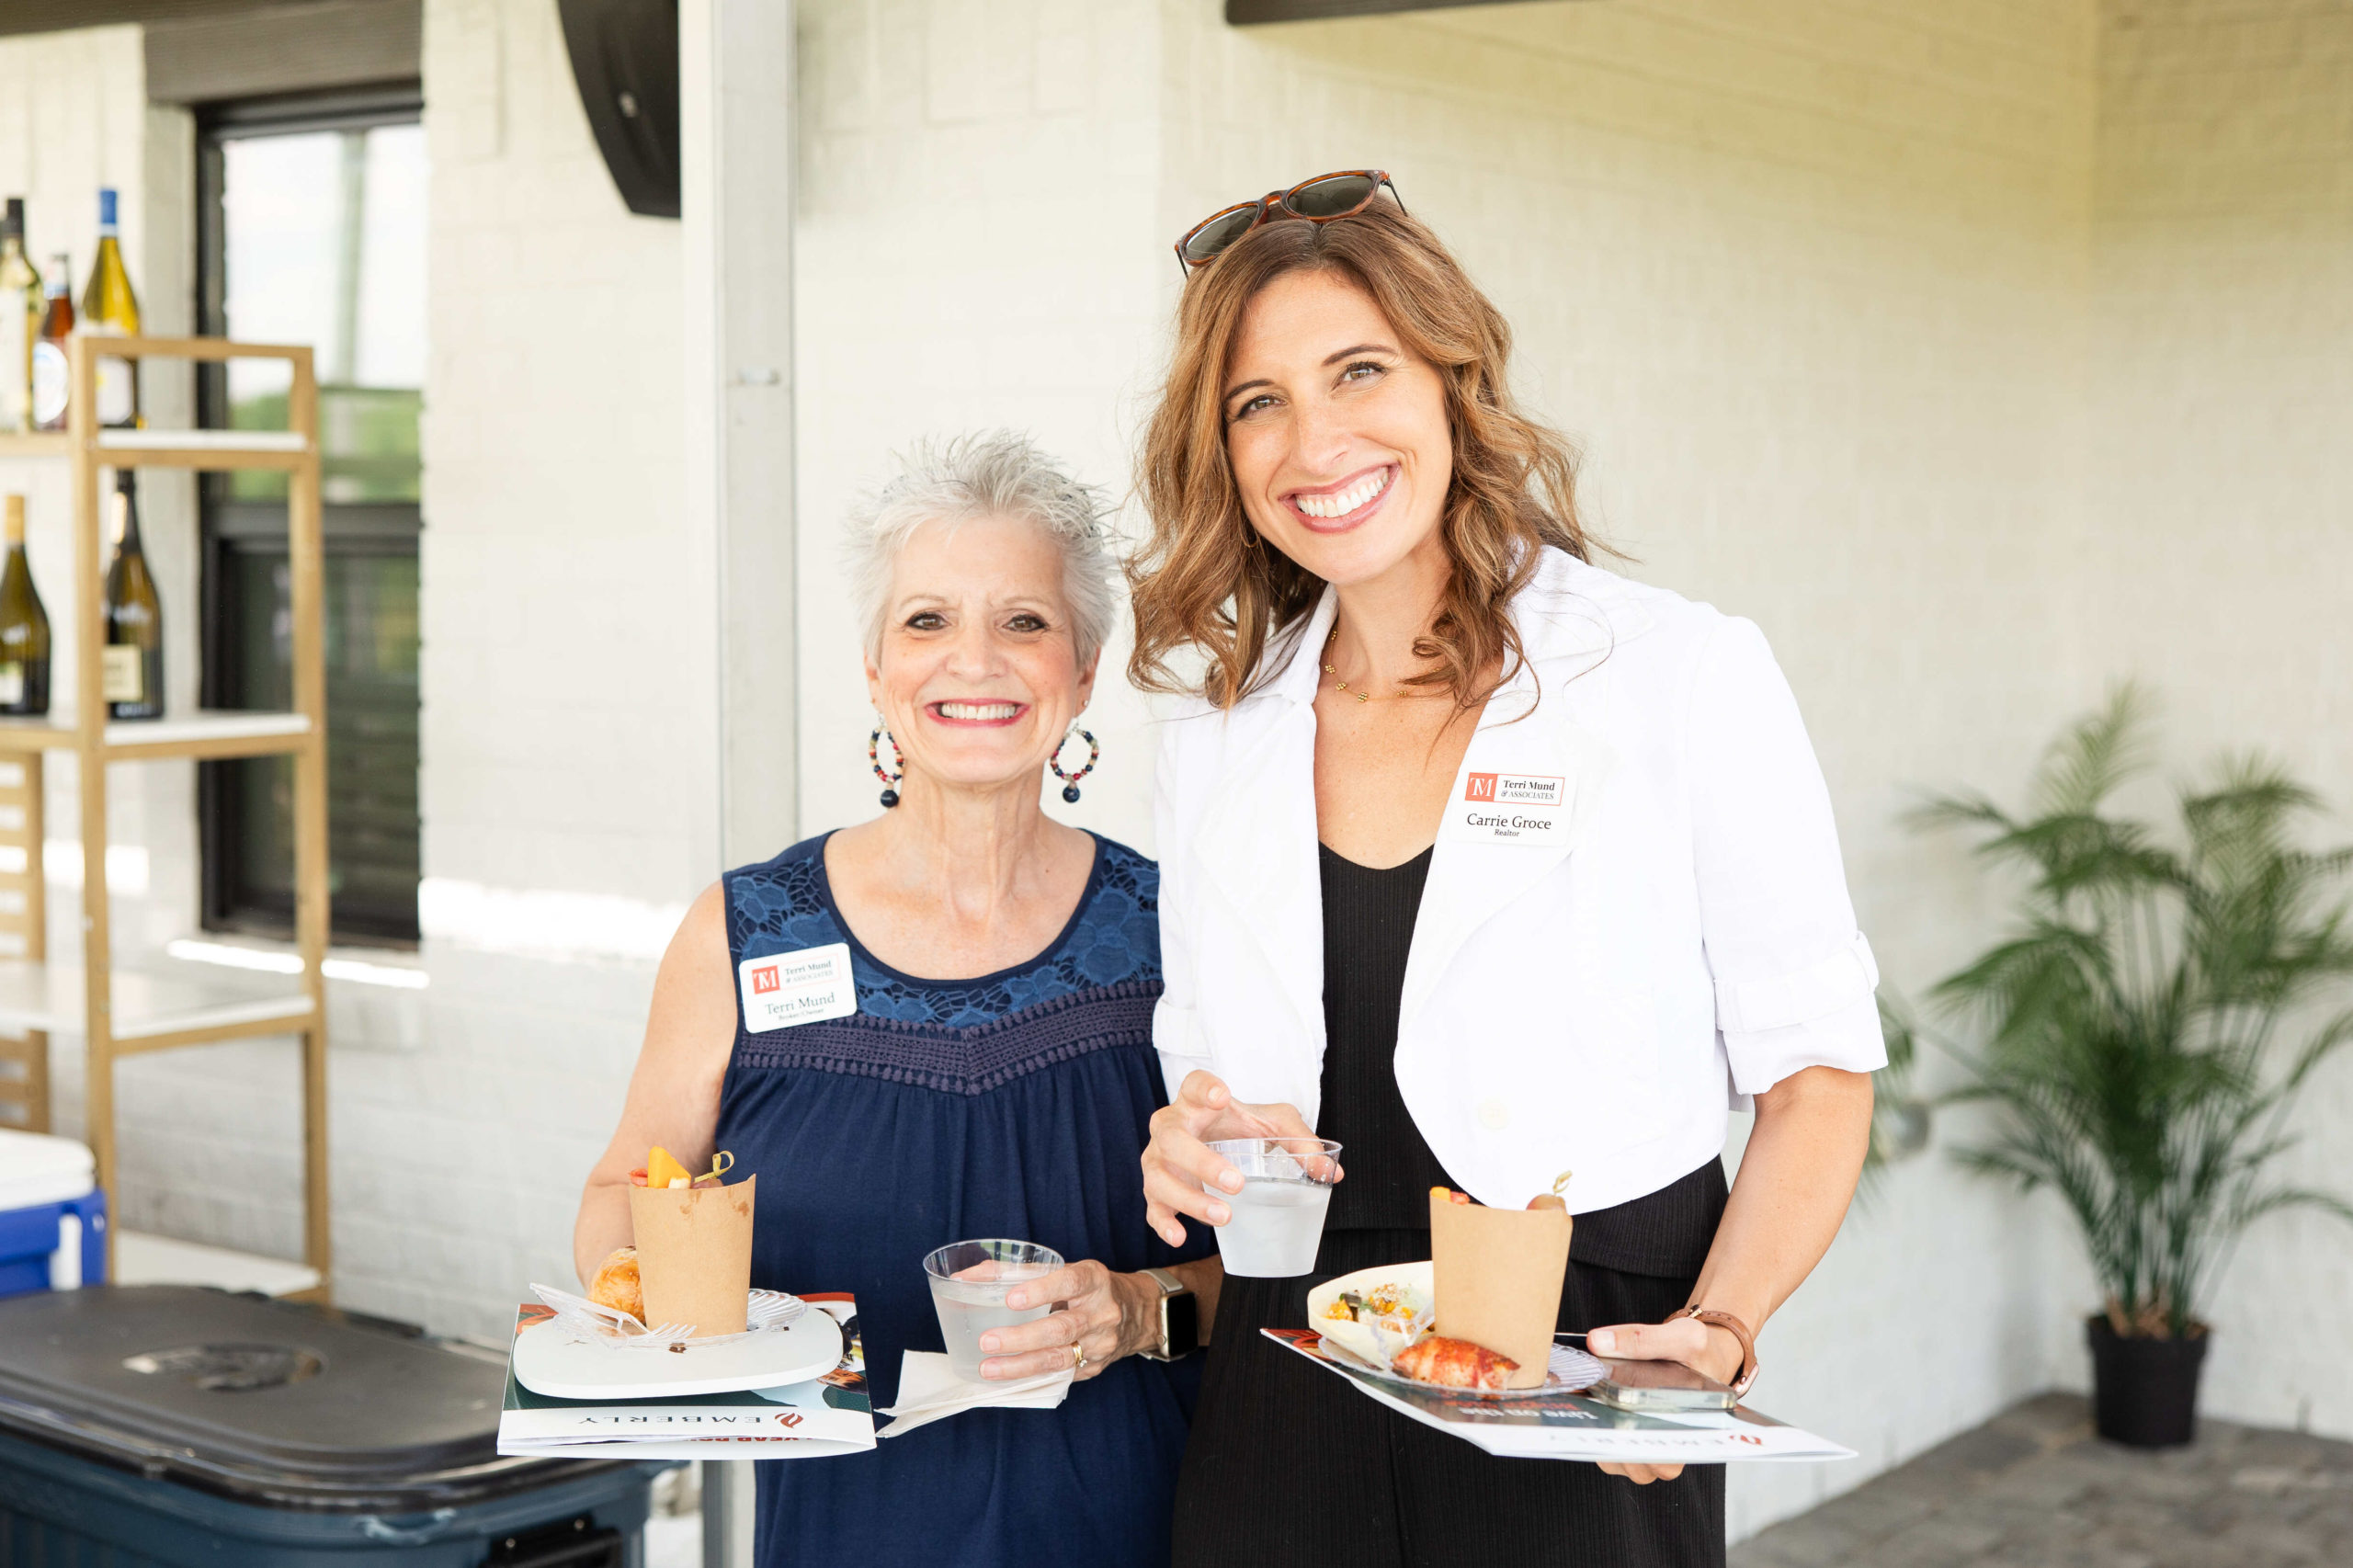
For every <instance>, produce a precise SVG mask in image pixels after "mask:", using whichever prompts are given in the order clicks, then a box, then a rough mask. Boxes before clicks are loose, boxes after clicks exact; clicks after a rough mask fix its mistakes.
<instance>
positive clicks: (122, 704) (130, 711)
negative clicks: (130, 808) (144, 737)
mask: <svg viewBox="0 0 2353 1568" xmlns="http://www.w3.org/2000/svg"><path fill="white" fill-rule="evenodd" d="M100 656H101V657H102V658H103V659H104V660H105V661H106V663H105V666H104V667H103V668H102V669H101V670H100V671H99V681H98V686H99V695H101V696H102V697H104V698H105V699H107V717H108V718H109V719H160V718H162V717H163V716H164V606H163V602H162V601H161V600H159V599H158V598H156V597H155V574H153V572H150V571H149V570H148V569H147V552H146V551H144V550H142V548H140V544H139V480H138V476H137V475H136V474H134V473H133V472H131V470H129V469H127V468H122V469H117V470H115V475H114V562H113V564H112V565H110V566H108V568H107V645H106V649H105V652H104V653H102V654H101V655H100Z"/></svg>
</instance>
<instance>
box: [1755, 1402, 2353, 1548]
mask: <svg viewBox="0 0 2353 1568" xmlns="http://www.w3.org/2000/svg"><path fill="white" fill-rule="evenodd" d="M1980 1564H1987V1565H1993V1568H2306V1565H2307V1564H2328V1565H2331V1568H2343V1565H2347V1564H2353V1443H2340V1442H2335V1441H2332V1440H2330V1439H2329V1438H2326V1437H2308V1436H2306V1435H2304V1434H2302V1433H2299V1432H2273V1431H2267V1430H2264V1429H2263V1428H2261V1427H2256V1426H2234V1425H2233V1424H2232V1423H2230V1422H2227V1421H2208V1420H2204V1419H2202V1418H2201V1419H2200V1422H2199V1424H2198V1441H2197V1442H2196V1443H2194V1444H2192V1445H2190V1446H2189V1447H2188V1448H2186V1449H2163V1450H2159V1451H2156V1452H2143V1451H2140V1450H2136V1449H2123V1448H2119V1447H2117V1446H2116V1445H2115V1444H2112V1443H2104V1442H2101V1441H2100V1440H2099V1439H2098V1438H2097V1437H2094V1436H2093V1435H2092V1426H2091V1411H2090V1407H2089V1406H2088V1405H2087V1404H2086V1402H2085V1401H2084V1400H2083V1399H2082V1398H2080V1397H2079V1396H2077V1395H2075V1394H2057V1393H2053V1394H2043V1395H2041V1396H2040V1397H2039V1398H2035V1399H2030V1400H2028V1401H2027V1402H2026V1403H2023V1404H2019V1405H2015V1406H2013V1407H2011V1408H2010V1409H2008V1410H2006V1411H2004V1412H2003V1413H2002V1414H2001V1415H1997V1416H1995V1418H1994V1419H1993V1420H1991V1421H1989V1422H1987V1423H1986V1424H1985V1425H1984V1426H1980V1427H1978V1428H1977V1429H1975V1430H1974V1431H1971V1432H1964V1433H1962V1434H1961V1436H1960V1437H1955V1438H1953V1439H1952V1440H1951V1441H1950V1442H1948V1443H1945V1444H1943V1445H1942V1446H1940V1447H1938V1448H1935V1449H1930V1450H1928V1452H1927V1453H1925V1454H1922V1455H1921V1456H1920V1457H1919V1458H1918V1459H1915V1460H1912V1461H1911V1462H1910V1463H1909V1464H1905V1465H1902V1466H1899V1467H1898V1468H1896V1469H1894V1470H1892V1471H1888V1472H1887V1473H1886V1474H1885V1475H1882V1476H1880V1477H1878V1478H1876V1479H1875V1480H1872V1481H1870V1482H1867V1483H1864V1484H1863V1485H1861V1486H1859V1487H1858V1488H1857V1489H1856V1490H1854V1491H1852V1492H1849V1493H1848V1494H1847V1495H1845V1496H1844V1497H1839V1498H1836V1499H1834V1500H1832V1501H1831V1502H1828V1503H1825V1504H1824V1505H1823V1506H1821V1507H1819V1508H1816V1509H1814V1510H1813V1512H1811V1513H1808V1514H1802V1515H1800V1516H1799V1517H1796V1518H1794V1519H1788V1520H1784V1521H1783V1522H1782V1523H1780V1524H1778V1525H1775V1526H1774V1527H1773V1528H1770V1529H1768V1530H1766V1531H1765V1532H1764V1533H1763V1534H1761V1535H1757V1536H1755V1537H1752V1538H1751V1539H1750V1540H1746V1541H1744V1542H1742V1543H1741V1544H1740V1545H1739V1546H1736V1547H1734V1548H1733V1551H1732V1568H1963V1565H1967V1568H1978V1565H1980Z"/></svg>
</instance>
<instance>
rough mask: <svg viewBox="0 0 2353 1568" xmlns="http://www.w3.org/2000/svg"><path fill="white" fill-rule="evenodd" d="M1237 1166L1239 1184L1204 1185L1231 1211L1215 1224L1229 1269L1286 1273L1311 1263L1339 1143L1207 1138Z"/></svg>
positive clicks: (1306, 1269)
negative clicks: (1233, 1187)
mask: <svg viewBox="0 0 2353 1568" xmlns="http://www.w3.org/2000/svg"><path fill="white" fill-rule="evenodd" d="M1210 1147H1211V1149H1214V1150H1216V1151H1217V1153H1219V1154H1220V1155H1222V1157H1223V1158H1224V1159H1225V1161H1226V1163H1227V1164H1228V1165H1232V1166H1233V1168H1234V1169H1235V1170H1238V1171H1240V1172H1241V1173H1242V1190H1241V1191H1240V1192H1225V1191H1222V1190H1220V1189H1218V1188H1215V1187H1211V1188H1210V1189H1209V1190H1210V1191H1211V1193H1212V1194H1214V1195H1215V1196H1216V1197H1219V1198H1222V1199H1225V1201H1226V1204H1227V1206H1228V1207H1229V1208H1231V1209H1232V1210H1233V1219H1231V1220H1229V1221H1226V1222H1225V1223H1224V1224H1222V1225H1220V1226H1219V1227H1218V1228H1217V1250H1218V1256H1221V1257H1222V1258H1223V1259H1224V1260H1225V1271H1226V1272H1227V1273H1228V1274H1242V1275H1248V1276H1251V1277H1253V1278H1262V1279H1288V1278H1291V1277H1292V1276H1294V1275H1299V1274H1307V1273H1311V1272H1313V1269H1314V1267H1315V1251H1316V1248H1317V1247H1318V1246H1319V1245H1321V1244H1322V1243H1323V1240H1324V1210H1327V1209H1329V1208H1330V1207H1331V1206H1332V1184H1333V1183H1334V1182H1335V1181H1337V1180H1338V1179H1339V1176H1340V1163H1339V1161H1338V1160H1336V1159H1335V1158H1334V1157H1333V1156H1335V1155H1336V1154H1337V1153H1339V1152H1340V1146H1339V1145H1338V1144H1337V1143H1335V1142H1332V1141H1331V1140H1330V1139H1328V1138H1229V1139H1223V1140H1221V1141H1219V1142H1214V1143H1211V1145H1210Z"/></svg>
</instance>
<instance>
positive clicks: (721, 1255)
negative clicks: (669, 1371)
mask: <svg viewBox="0 0 2353 1568" xmlns="http://www.w3.org/2000/svg"><path fill="white" fill-rule="evenodd" d="M759 1179H760V1178H759V1177H758V1176H745V1178H744V1179H743V1180H742V1181H739V1182H736V1183H734V1184H733V1185H732V1186H728V1187H631V1188H630V1189H629V1217H630V1223H631V1226H632V1227H633V1228H634V1229H635V1231H636V1233H637V1272H638V1278H639V1280H640V1281H641V1282H642V1284H643V1286H644V1288H645V1324H646V1326H647V1327H648V1328H653V1327H655V1326H657V1325H659V1324H665V1323H685V1324H693V1325H694V1330H695V1333H696V1334H697V1335H709V1334H741V1333H743V1332H744V1330H745V1326H746V1324H745V1317H744V1307H745V1301H746V1300H747V1299H748V1298H749V1296H750V1294H751V1290H752V1196H753V1189H754V1187H755V1185H756V1183H757V1182H758V1181H759Z"/></svg>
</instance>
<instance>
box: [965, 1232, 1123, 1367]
mask: <svg viewBox="0 0 2353 1568" xmlns="http://www.w3.org/2000/svg"><path fill="white" fill-rule="evenodd" d="M1159 1301H1160V1287H1159V1286H1157V1285H1154V1283H1153V1282H1152V1281H1151V1280H1150V1279H1147V1278H1144V1277H1143V1276H1142V1275H1141V1274H1114V1273H1112V1272H1111V1271H1110V1270H1109V1269H1108V1268H1106V1267H1103V1266H1102V1265H1101V1264H1099V1263H1097V1262H1096V1261H1094V1260H1093V1259H1092V1258H1089V1259H1086V1261H1084V1262H1080V1263H1074V1264H1071V1265H1069V1266H1067V1267H1063V1268H1059V1269H1056V1270H1055V1271H1054V1272H1053V1273H1051V1274H1049V1275H1047V1276H1046V1277H1045V1278H1042V1279H1028V1280H1024V1281H1023V1282H1022V1283H1020V1284H1018V1285H1016V1286H1015V1287H1014V1288H1013V1289H1012V1290H1010V1291H1009V1292H1007V1293H1006V1298H1005V1304H1006V1306H1008V1307H1011V1308H1012V1309H1013V1310H1014V1311H1016V1312H1020V1311H1022V1310H1024V1309H1026V1308H1029V1307H1037V1306H1044V1305H1047V1304H1050V1303H1051V1304H1052V1305H1053V1306H1054V1307H1055V1308H1056V1309H1057V1310H1056V1311H1053V1312H1048V1313H1047V1314H1046V1315H1045V1316H1044V1317H1041V1318H1040V1319H1038V1320H1037V1321H1036V1322H1034V1323H1020V1324H1013V1325H1012V1326H1011V1327H1009V1328H993V1329H991V1330H989V1332H988V1333H986V1334H983V1335H981V1350H982V1353H983V1360H982V1362H981V1376H982V1377H983V1378H986V1379H988V1380H990V1381H993V1382H995V1381H1006V1380H1010V1379H1017V1378H1041V1377H1044V1376H1045V1375H1046V1374H1047V1373H1049V1372H1061V1371H1067V1370H1069V1369H1071V1368H1072V1367H1074V1366H1076V1367H1077V1368H1078V1378H1079V1381H1081V1382H1084V1381H1086V1380H1087V1379H1088V1378H1091V1377H1094V1376H1095V1375H1096V1374H1097V1373H1098V1372H1100V1371H1102V1369H1104V1368H1106V1367H1108V1366H1109V1365H1110V1364H1111V1363H1112V1362H1114V1361H1116V1360H1118V1359H1119V1358H1120V1357H1122V1356H1126V1355H1130V1354H1131V1353H1133V1352H1134V1351H1135V1350H1137V1349H1139V1348H1140V1347H1142V1345H1143V1344H1144V1343H1145V1340H1144V1335H1145V1334H1146V1333H1147V1332H1149V1333H1152V1334H1154V1335H1157V1334H1158V1331H1159V1330H1158V1312H1157V1307H1158V1303H1159ZM1154 1343H1157V1340H1156V1339H1155V1340H1154ZM1074 1345H1075V1346H1078V1347H1079V1348H1080V1349H1081V1350H1084V1351H1085V1352H1086V1360H1085V1362H1084V1363H1081V1362H1080V1361H1079V1359H1078V1358H1077V1357H1075V1356H1074V1355H1072V1354H1071V1348H1070V1347H1071V1346H1074Z"/></svg>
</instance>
